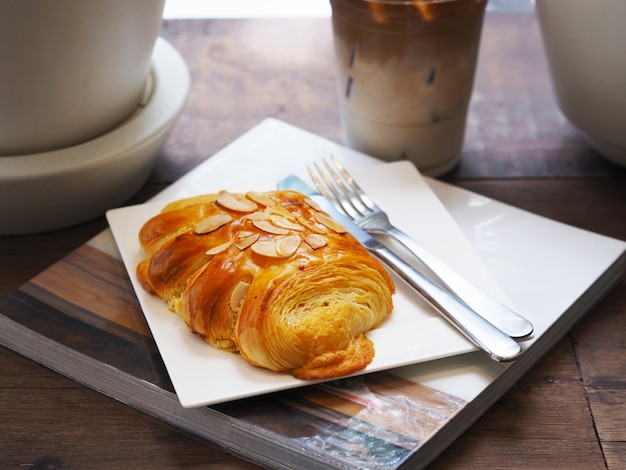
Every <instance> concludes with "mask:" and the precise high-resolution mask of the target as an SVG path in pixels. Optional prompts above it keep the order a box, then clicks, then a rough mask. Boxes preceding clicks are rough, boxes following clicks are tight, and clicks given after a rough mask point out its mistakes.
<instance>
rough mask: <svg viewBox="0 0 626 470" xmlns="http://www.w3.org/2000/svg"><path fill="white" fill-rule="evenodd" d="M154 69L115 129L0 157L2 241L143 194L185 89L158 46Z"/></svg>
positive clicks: (168, 51) (182, 70)
mask: <svg viewBox="0 0 626 470" xmlns="http://www.w3.org/2000/svg"><path fill="white" fill-rule="evenodd" d="M152 62H153V63H152V72H151V80H150V82H149V85H148V86H147V90H146V99H145V100H144V102H143V103H141V104H140V106H139V107H138V108H137V110H136V111H135V112H134V113H133V114H132V115H131V116H130V117H129V118H127V119H126V120H125V121H124V122H122V123H121V124H120V125H119V126H117V127H116V128H115V129H113V130H111V131H110V132H108V133H106V134H104V135H102V136H100V137H98V138H96V139H93V140H90V141H88V142H85V143H82V144H79V145H76V146H73V147H68V148H65V149H61V150H55V151H52V152H43V153H38V154H33V155H20V156H5V157H0V235H16V234H27V233H38V232H46V231H51V230H56V229H60V228H65V227H69V226H71V225H75V224H78V223H81V222H85V221H87V220H90V219H93V218H95V217H98V216H100V215H102V214H104V213H105V211H107V210H108V209H111V208H113V207H116V206H118V205H120V204H122V203H123V202H125V201H127V200H128V199H129V198H130V197H131V196H133V195H134V194H135V193H136V192H137V191H138V190H139V189H140V188H141V187H142V186H143V184H144V183H145V182H146V180H147V179H148V176H149V175H150V172H151V171H152V168H153V166H154V160H155V157H156V155H157V153H158V152H159V150H160V149H161V147H162V146H163V144H164V143H165V140H166V139H167V137H168V136H169V133H170V131H171V129H172V127H173V125H174V124H175V123H176V121H177V119H178V117H179V115H180V113H181V111H182V109H183V107H184V105H185V102H186V100H187V96H188V94H189V87H190V77H189V71H188V69H187V66H186V64H185V62H184V60H183V59H182V57H181V56H180V54H179V53H178V52H177V51H176V50H175V49H174V48H173V47H172V46H171V45H170V44H169V43H168V42H167V41H165V40H164V39H163V38H158V39H157V42H156V45H155V48H154V54H153V60H152Z"/></svg>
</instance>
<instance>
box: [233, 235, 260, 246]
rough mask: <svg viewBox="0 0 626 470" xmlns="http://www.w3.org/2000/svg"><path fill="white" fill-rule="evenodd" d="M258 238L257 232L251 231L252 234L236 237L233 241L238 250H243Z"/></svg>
mask: <svg viewBox="0 0 626 470" xmlns="http://www.w3.org/2000/svg"><path fill="white" fill-rule="evenodd" d="M258 239H259V234H258V233H253V234H252V235H248V236H247V237H243V238H238V239H237V240H236V241H235V243H234V245H235V246H236V247H237V248H239V249H240V250H245V249H246V248H248V247H249V246H250V245H252V244H253V243H254V242H256V241H257V240H258Z"/></svg>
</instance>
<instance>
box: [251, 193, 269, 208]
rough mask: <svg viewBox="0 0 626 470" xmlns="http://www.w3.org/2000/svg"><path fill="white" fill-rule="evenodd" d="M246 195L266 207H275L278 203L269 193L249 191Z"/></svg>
mask: <svg viewBox="0 0 626 470" xmlns="http://www.w3.org/2000/svg"><path fill="white" fill-rule="evenodd" d="M246 197H248V199H252V200H253V201H254V202H256V203H258V204H261V205H262V206H265V207H274V206H275V205H276V202H275V201H274V200H273V199H272V198H271V197H269V196H268V195H267V194H263V193H259V192H256V191H248V192H247V193H246Z"/></svg>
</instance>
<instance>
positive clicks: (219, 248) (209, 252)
mask: <svg viewBox="0 0 626 470" xmlns="http://www.w3.org/2000/svg"><path fill="white" fill-rule="evenodd" d="M232 244H233V242H226V243H222V244H221V245H217V246H214V247H213V248H209V249H208V250H207V251H206V252H205V253H206V254H207V255H217V254H218V253H221V252H222V251H226V250H227V249H228V248H229V247H230V245H232Z"/></svg>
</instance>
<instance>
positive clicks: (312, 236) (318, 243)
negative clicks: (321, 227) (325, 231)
mask: <svg viewBox="0 0 626 470" xmlns="http://www.w3.org/2000/svg"><path fill="white" fill-rule="evenodd" d="M304 241H305V242H306V243H307V245H309V246H310V247H311V248H313V249H314V250H317V249H318V248H322V247H323V246H326V245H327V244H328V239H327V238H326V237H325V236H324V235H320V234H319V233H309V234H308V235H305V236H304Z"/></svg>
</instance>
